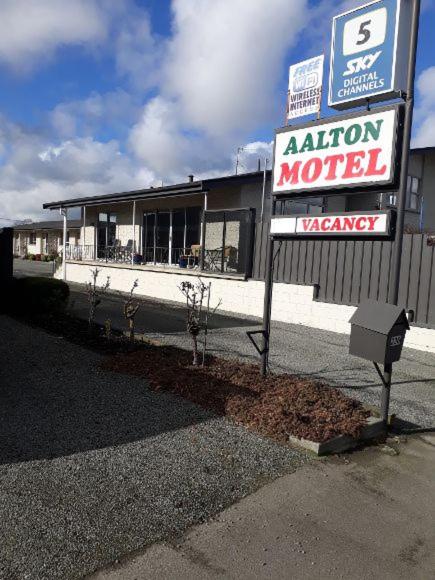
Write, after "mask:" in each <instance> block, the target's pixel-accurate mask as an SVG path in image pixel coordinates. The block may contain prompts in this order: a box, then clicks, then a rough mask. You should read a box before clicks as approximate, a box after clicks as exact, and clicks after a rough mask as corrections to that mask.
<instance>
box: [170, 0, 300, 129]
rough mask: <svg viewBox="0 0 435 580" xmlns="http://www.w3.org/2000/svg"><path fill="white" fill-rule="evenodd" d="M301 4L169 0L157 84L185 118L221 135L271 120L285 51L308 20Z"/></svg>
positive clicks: (277, 0)
mask: <svg viewBox="0 0 435 580" xmlns="http://www.w3.org/2000/svg"><path fill="white" fill-rule="evenodd" d="M306 5H307V2H306V1H305V0H300V1H299V2H297V3H296V2H289V1H288V0H250V1H249V2H246V0H222V1H221V2H214V1H212V0H178V1H176V2H174V4H173V13H174V36H173V39H172V41H171V43H170V45H169V48H168V55H167V58H166V62H165V65H164V85H163V87H162V90H163V92H164V93H167V94H169V95H170V96H171V97H173V98H175V99H176V100H177V102H178V103H179V107H180V114H181V115H182V117H183V119H184V120H185V122H186V124H188V125H191V126H192V127H195V128H197V129H200V130H203V131H205V132H206V133H207V134H209V135H217V136H220V135H228V134H229V133H235V134H237V133H238V132H240V131H243V132H246V131H248V130H249V129H252V128H253V127H255V126H258V124H259V122H265V121H268V120H269V121H270V120H272V119H273V118H274V116H275V115H276V111H277V109H278V108H279V102H280V99H279V94H280V93H279V92H278V82H279V80H280V78H281V74H282V67H283V64H284V62H283V61H284V56H285V54H286V51H287V50H288V48H289V47H291V46H292V45H293V44H294V43H295V41H296V38H297V35H298V32H299V31H300V29H301V27H302V26H303V25H304V24H305V23H306V19H307V12H306ZM277 96H278V98H277Z"/></svg>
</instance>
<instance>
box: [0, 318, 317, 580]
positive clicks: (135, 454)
mask: <svg viewBox="0 0 435 580" xmlns="http://www.w3.org/2000/svg"><path fill="white" fill-rule="evenodd" d="M0 339H1V341H0V385H1V386H0V425H1V433H0V434H1V438H0V486H1V490H2V492H1V496H0V535H1V543H0V578H2V579H14V580H15V579H20V580H21V579H24V578H30V579H38V580H43V579H54V578H59V579H63V580H66V579H71V578H80V577H82V576H83V575H84V574H87V573H90V572H92V571H93V570H95V569H97V568H99V567H101V566H104V565H106V564H108V563H110V562H112V561H114V560H116V559H117V558H119V557H120V556H121V555H124V554H126V553H128V552H131V551H134V550H137V549H140V548H143V547H145V546H146V545H148V544H150V543H152V542H155V541H157V540H161V539H164V538H168V537H170V536H173V535H177V534H179V533H181V532H183V531H184V530H185V529H186V528H187V527H188V526H190V525H192V524H194V523H198V522H201V521H204V520H205V519H207V518H208V517H210V516H211V515H213V514H215V513H217V512H219V511H221V510H222V509H223V508H224V507H226V506H227V505H229V504H231V503H232V502H235V501H237V500H238V499H240V498H241V497H243V496H245V495H247V494H248V493H250V492H252V491H253V490H255V489H257V488H258V487H260V486H261V485H262V484H264V483H265V482H267V481H270V480H271V479H273V478H276V477H278V476H279V475H281V474H284V473H288V472H291V471H293V470H294V469H296V468H297V467H298V466H300V465H301V464H302V463H304V462H306V461H307V457H306V456H305V455H304V454H302V453H300V452H297V451H295V450H291V449H289V448H285V447H281V446H279V445H276V444H274V443H272V442H269V441H266V440H264V439H261V438H260V437H257V436H256V435H254V434H252V433H249V432H247V431H246V430H245V429H243V428H240V427H238V426H236V425H234V424H231V423H229V422H228V421H226V420H224V419H222V418H216V417H214V416H212V415H210V414H209V413H206V412H204V411H202V410H201V409H199V408H197V407H195V406H194V405H192V404H190V403H188V402H186V401H184V400H182V399H178V398H175V397H173V396H170V395H167V394H164V393H153V392H151V391H149V390H148V389H147V387H146V385H145V384H144V382H143V381H141V380H139V379H135V378H131V377H126V376H122V375H116V374H111V373H107V372H102V371H100V370H99V368H98V363H99V361H100V360H101V357H100V356H99V355H97V354H95V353H92V352H90V351H87V350H84V349H82V348H80V347H78V346H75V345H72V344H70V343H67V342H65V341H64V340H62V339H61V338H57V337H54V336H50V335H47V334H46V333H44V332H42V331H39V330H35V329H31V328H29V327H27V326H24V325H22V324H19V323H17V322H16V321H13V320H12V319H10V318H7V317H4V316H3V317H0Z"/></svg>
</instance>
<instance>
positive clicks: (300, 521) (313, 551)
mask: <svg viewBox="0 0 435 580" xmlns="http://www.w3.org/2000/svg"><path fill="white" fill-rule="evenodd" d="M389 450H391V451H393V453H390V452H389ZM434 486H435V436H434V435H425V436H424V437H419V436H415V437H413V438H412V439H409V440H408V441H407V442H406V441H402V442H400V443H397V442H394V441H393V442H390V444H389V446H387V447H386V448H369V449H366V450H365V451H364V452H362V453H358V454H355V455H350V456H348V457H341V458H336V459H334V460H328V461H327V462H324V461H319V462H316V463H314V464H309V465H306V466H305V467H304V468H302V469H301V470H299V471H297V472H295V473H293V474H291V475H288V476H285V477H282V478H280V479H279V480H277V481H275V482H274V483H272V484H270V485H267V486H265V487H263V488H262V489H261V490H259V491H258V492H256V493H255V494H253V495H251V496H250V497H248V498H245V499H244V500H242V501H241V502H240V503H239V504H237V505H235V506H232V507H231V508H229V509H227V510H226V511H225V512H223V513H222V514H221V515H220V516H219V517H218V518H217V519H215V520H214V521H212V522H210V523H207V524H203V525H200V526H197V527H194V528H192V529H191V530H190V531H189V532H188V533H187V534H186V535H184V536H182V537H180V538H178V539H174V540H173V541H170V542H164V543H161V544H156V545H154V546H152V547H151V548H149V549H148V550H147V551H145V552H144V553H142V554H135V555H133V556H132V557H131V558H126V559H125V560H122V561H121V562H120V563H119V564H117V565H115V566H114V567H112V568H109V569H106V570H102V571H100V572H98V573H96V574H95V575H93V576H92V580H133V579H139V578H146V579H147V580H154V579H155V580H157V579H161V578H164V579H165V580H180V579H189V580H208V579H215V578H228V579H237V580H244V579H246V580H248V579H249V580H250V579H252V578H256V579H259V580H261V579H263V578H264V579H266V578H267V579H277V580H281V579H282V578H291V579H292V580H299V579H304V580H305V579H310V580H312V579H314V578H315V579H317V578H319V579H320V578H321V579H322V580H324V579H333V580H337V579H339V578H344V579H346V580H348V579H352V580H368V579H370V580H377V579H378V578H382V579H384V580H390V579H391V580H402V579H403V580H409V579H410V578H412V579H413V580H428V579H429V578H433V571H434V570H435V552H434V551H433V546H434V543H435V528H434V526H433V522H434V521H435V502H434V501H432V499H431V498H433V490H434Z"/></svg>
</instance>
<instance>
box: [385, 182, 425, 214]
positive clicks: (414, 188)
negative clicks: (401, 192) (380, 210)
mask: <svg viewBox="0 0 435 580" xmlns="http://www.w3.org/2000/svg"><path fill="white" fill-rule="evenodd" d="M420 185H421V179H420V178H419V177H414V176H412V175H408V181H407V184H406V209H410V210H412V211H420V210H421V200H422V196H421V192H420V189H421V187H420ZM387 204H388V205H392V206H396V205H397V194H396V193H390V194H388V196H387Z"/></svg>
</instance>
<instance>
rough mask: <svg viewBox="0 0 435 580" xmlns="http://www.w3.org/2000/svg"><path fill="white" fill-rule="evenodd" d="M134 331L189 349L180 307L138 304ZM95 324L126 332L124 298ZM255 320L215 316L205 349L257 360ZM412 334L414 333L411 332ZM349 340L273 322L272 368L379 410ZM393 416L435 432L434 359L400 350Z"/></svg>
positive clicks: (373, 383) (80, 298)
mask: <svg viewBox="0 0 435 580" xmlns="http://www.w3.org/2000/svg"><path fill="white" fill-rule="evenodd" d="M71 289H72V292H71V309H72V310H73V311H74V312H75V313H76V314H77V315H78V316H81V317H83V318H86V317H87V312H88V305H87V297H86V295H85V294H84V291H83V288H82V287H80V286H78V285H72V286H71ZM140 302H141V307H140V310H139V312H138V315H137V317H136V331H137V332H138V333H145V334H146V335H147V336H148V337H151V338H154V339H157V340H161V341H164V342H167V343H170V344H174V345H177V346H181V347H183V348H190V339H189V336H188V335H187V334H186V332H185V328H186V322H185V311H184V308H183V307H182V306H181V305H179V304H172V303H168V302H156V301H153V300H147V299H141V300H140ZM96 319H97V321H99V322H100V323H104V322H105V321H106V320H108V319H110V320H111V323H112V325H113V326H114V327H118V328H125V327H126V325H125V320H124V317H123V298H122V297H121V296H119V295H116V294H108V295H106V296H105V297H104V298H103V301H102V303H101V305H100V306H99V307H98V309H97V316H96ZM259 324H260V321H259V319H254V318H242V317H234V316H233V315H222V314H221V315H219V314H216V315H215V316H214V318H213V319H212V322H211V324H210V327H211V332H210V333H209V335H208V347H209V349H210V351H211V352H212V353H215V354H217V355H220V356H232V357H234V356H235V357H239V358H241V359H243V360H258V355H257V354H256V352H255V350H254V348H253V346H252V345H251V343H250V342H249V340H248V338H247V336H246V331H247V330H253V329H258V328H259ZM411 332H412V330H411ZM348 349H349V337H348V336H346V335H343V334H338V333H334V332H327V331H323V330H317V329H313V328H310V327H307V326H302V325H295V324H284V323H273V324H272V340H271V356H270V367H271V369H272V370H275V371H280V372H290V373H295V374H298V375H304V376H313V377H316V378H319V379H321V380H323V381H325V382H327V383H329V384H333V385H334V386H338V387H340V388H342V389H343V391H344V392H346V393H347V394H348V395H350V396H352V397H355V398H357V399H360V400H362V401H364V402H366V403H369V404H371V405H379V401H380V392H381V383H380V380H379V378H378V375H377V374H376V371H375V369H374V367H373V365H371V364H370V363H369V362H367V361H364V360H362V359H359V358H356V357H353V356H351V355H349V354H348ZM393 383H394V384H393V387H392V394H391V412H392V413H395V414H396V415H397V417H398V418H399V419H400V422H398V428H399V427H400V429H401V430H402V431H406V432H409V431H415V430H416V429H435V355H434V354H433V353H425V352H423V351H418V350H413V349H406V348H405V349H404V351H403V354H402V359H401V360H400V361H399V362H398V363H396V364H395V365H394V372H393Z"/></svg>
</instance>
